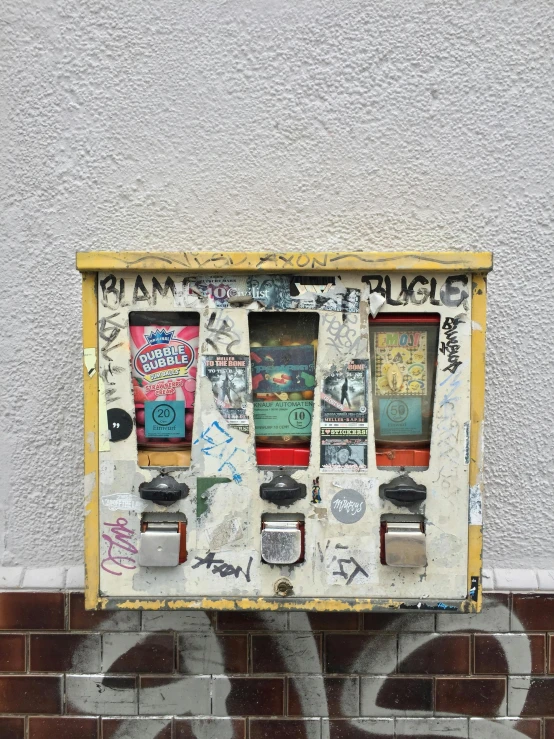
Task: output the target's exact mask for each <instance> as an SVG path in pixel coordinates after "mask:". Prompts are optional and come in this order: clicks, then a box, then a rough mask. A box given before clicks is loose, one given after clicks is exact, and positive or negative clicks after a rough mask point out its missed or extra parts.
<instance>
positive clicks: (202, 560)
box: [191, 552, 253, 582]
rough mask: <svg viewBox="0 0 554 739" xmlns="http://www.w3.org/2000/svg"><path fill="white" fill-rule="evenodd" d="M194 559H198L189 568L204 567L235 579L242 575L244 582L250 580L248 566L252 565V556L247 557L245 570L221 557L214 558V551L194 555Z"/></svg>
mask: <svg viewBox="0 0 554 739" xmlns="http://www.w3.org/2000/svg"><path fill="white" fill-rule="evenodd" d="M195 559H196V560H198V561H197V562H196V564H193V565H192V567H191V569H193V570H196V569H197V567H206V569H207V570H210V572H213V574H214V575H219V576H220V577H234V578H235V579H237V580H238V578H239V576H240V575H244V578H245V580H246V582H250V568H251V567H252V562H253V557H250V558H249V560H248V566H247V567H246V570H243V569H242V567H241V566H240V565H231V564H229V563H228V562H225V560H223V559H216V558H215V554H214V552H208V554H207V555H206V556H205V557H195Z"/></svg>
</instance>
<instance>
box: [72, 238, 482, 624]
mask: <svg viewBox="0 0 554 739" xmlns="http://www.w3.org/2000/svg"><path fill="white" fill-rule="evenodd" d="M77 269H78V270H79V271H80V272H82V273H83V301H82V302H83V348H84V363H83V378H84V379H83V382H84V427H85V492H86V499H85V573H86V587H85V607H86V608H88V609H98V608H100V609H105V608H120V609H144V610H160V609H170V610H180V609H203V610H233V609H235V610H250V611H267V610H269V611H276V610H280V611H287V610H309V611H345V612H346V611H354V612H356V611H371V610H380V611H389V612H390V611H391V610H396V611H398V610H399V609H401V608H402V609H403V608H410V606H411V607H415V606H416V604H417V603H416V602H415V601H414V602H413V603H412V601H409V600H406V601H398V600H386V599H371V598H348V599H347V598H341V599H334V598H315V599H302V598H296V599H289V600H285V599H282V598H236V599H232V598H220V599H217V598H194V599H193V598H190V599H186V600H185V599H183V598H167V599H164V598H147V599H129V598H104V597H101V596H100V540H99V534H98V531H99V529H98V526H99V453H98V444H99V438H98V412H99V410H98V326H97V324H98V294H97V273H98V272H100V271H125V270H129V271H137V270H144V271H147V272H191V273H195V274H198V273H202V272H217V271H225V272H233V273H246V272H252V271H265V272H272V273H275V272H283V273H286V272H289V273H291V272H295V273H296V272H299V271H315V272H337V271H338V270H341V271H349V272H368V271H369V270H372V271H375V272H384V271H395V272H400V271H402V272H414V271H419V270H425V271H426V272H471V273H472V276H473V297H472V315H471V318H472V326H473V328H472V335H471V406H470V414H471V424H470V463H469V485H470V488H474V489H475V487H476V486H477V490H478V493H479V495H480V496H482V493H483V481H482V465H483V460H482V442H483V436H482V435H483V411H484V402H485V335H486V308H487V292H486V287H487V285H486V273H487V272H489V271H490V270H491V269H492V253H491V252H344V253H341V252H321V253H318V252H312V253H285V254H279V253H273V252H238V253H237V252H196V253H194V252H192V253H170V252H156V253H144V252H119V253H116V252H79V253H78V254H77ZM482 548H483V529H482V526H481V525H478V524H472V525H469V527H468V596H467V598H466V599H465V600H462V601H461V602H460V601H446V602H444V603H437V604H436V606H434V607H433V606H432V605H431V606H428V608H429V609H432V610H444V609H447V610H452V611H458V612H475V611H480V610H481V603H482V577H481V568H482ZM475 583H477V587H476V590H475V592H474V593H470V590H471V587H472V584H475Z"/></svg>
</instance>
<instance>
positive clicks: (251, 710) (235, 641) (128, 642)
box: [0, 592, 554, 739]
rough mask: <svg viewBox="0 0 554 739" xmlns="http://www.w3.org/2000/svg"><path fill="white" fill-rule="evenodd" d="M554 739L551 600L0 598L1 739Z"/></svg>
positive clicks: (520, 596)
mask: <svg viewBox="0 0 554 739" xmlns="http://www.w3.org/2000/svg"><path fill="white" fill-rule="evenodd" d="M412 736H413V737H420V738H425V737H428V738H429V739H431V737H434V738H435V739H437V737H446V736H448V737H449V738H455V737H465V739H489V737H491V738H492V737H495V738H496V737H502V736H506V737H512V739H515V738H516V737H517V736H521V737H528V738H529V739H554V595H530V594H513V595H510V594H503V593H496V594H490V595H488V596H486V598H485V608H484V611H483V613H482V614H479V615H473V616H464V615H456V614H450V613H439V614H433V613H426V612H423V613H421V612H418V613H397V614H394V613H393V614H386V613H385V614H379V613H375V614H373V613H368V614H344V613H317V614H305V613H290V614H287V613H218V614H206V613H203V612H194V613H178V612H175V613H173V612H172V613H152V612H146V613H144V614H142V613H138V612H133V611H127V612H117V613H113V612H100V613H98V612H96V613H94V612H93V613H90V612H87V611H85V609H84V601H83V596H82V594H81V593H71V594H67V593H29V592H17V593H0V739H270V738H271V739H273V737H275V738H276V739H362V738H365V739H367V738H368V737H370V738H372V739H378V738H379V737H397V739H400V738H402V737H412Z"/></svg>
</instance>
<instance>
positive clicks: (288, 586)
mask: <svg viewBox="0 0 554 739" xmlns="http://www.w3.org/2000/svg"><path fill="white" fill-rule="evenodd" d="M274 588H275V594H276V595H280V596H281V598H287V597H288V596H289V595H292V583H291V581H290V580H287V578H286V577H281V578H279V580H276V581H275V585H274Z"/></svg>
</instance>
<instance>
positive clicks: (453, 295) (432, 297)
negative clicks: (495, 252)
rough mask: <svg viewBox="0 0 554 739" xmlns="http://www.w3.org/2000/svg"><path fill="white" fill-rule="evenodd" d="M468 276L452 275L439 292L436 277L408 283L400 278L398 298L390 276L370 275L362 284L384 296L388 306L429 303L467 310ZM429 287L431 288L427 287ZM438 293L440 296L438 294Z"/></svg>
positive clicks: (406, 279) (404, 277)
mask: <svg viewBox="0 0 554 739" xmlns="http://www.w3.org/2000/svg"><path fill="white" fill-rule="evenodd" d="M468 281H469V278H468V276H467V275H451V276H450V277H447V278H446V280H445V281H444V284H443V285H442V287H441V288H440V291H438V283H437V279H436V277H432V278H431V280H428V279H427V277H424V276H423V275H416V276H415V277H413V278H412V279H411V280H410V282H409V283H408V278H407V277H406V276H405V275H402V277H401V278H400V292H399V294H398V296H397V297H396V298H394V297H393V295H392V281H391V278H390V276H389V275H368V276H367V277H362V282H366V283H367V284H368V285H369V292H370V294H371V293H379V294H380V295H382V296H383V297H384V298H385V300H386V302H387V305H408V303H411V304H412V305H423V304H424V303H426V302H427V301H429V303H430V304H431V305H441V304H442V305H445V306H446V307H448V308H458V306H460V305H462V304H463V306H464V308H465V309H466V310H467V308H468V298H469V291H468V289H467V285H468ZM427 286H429V287H427ZM437 291H438V294H437Z"/></svg>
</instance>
